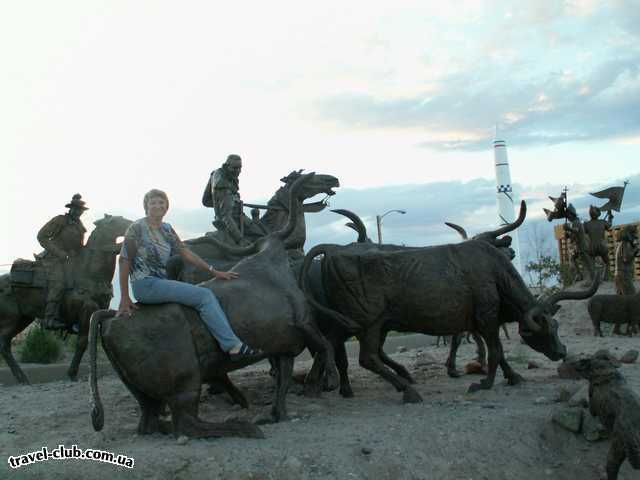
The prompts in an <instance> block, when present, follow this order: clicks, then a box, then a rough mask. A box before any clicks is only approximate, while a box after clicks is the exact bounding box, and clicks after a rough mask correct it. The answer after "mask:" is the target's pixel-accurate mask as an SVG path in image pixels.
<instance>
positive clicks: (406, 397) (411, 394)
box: [402, 388, 422, 403]
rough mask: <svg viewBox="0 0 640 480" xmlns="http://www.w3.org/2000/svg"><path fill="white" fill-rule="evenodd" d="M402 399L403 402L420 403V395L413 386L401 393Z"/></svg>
mask: <svg viewBox="0 0 640 480" xmlns="http://www.w3.org/2000/svg"><path fill="white" fill-rule="evenodd" d="M402 401H403V402H404V403H421V402H422V397H421V396H420V394H419V393H418V392H416V391H415V390H414V389H413V388H407V389H406V390H405V391H404V394H403V395H402Z"/></svg>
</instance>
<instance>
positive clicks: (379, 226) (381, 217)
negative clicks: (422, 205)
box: [376, 210, 407, 245]
mask: <svg viewBox="0 0 640 480" xmlns="http://www.w3.org/2000/svg"><path fill="white" fill-rule="evenodd" d="M394 212H395V213H400V214H402V215H404V214H405V213H407V212H406V211H404V210H389V211H388V212H385V213H383V214H382V215H376V225H377V226H378V245H382V219H383V218H384V217H385V216H387V215H389V214H390V213H394Z"/></svg>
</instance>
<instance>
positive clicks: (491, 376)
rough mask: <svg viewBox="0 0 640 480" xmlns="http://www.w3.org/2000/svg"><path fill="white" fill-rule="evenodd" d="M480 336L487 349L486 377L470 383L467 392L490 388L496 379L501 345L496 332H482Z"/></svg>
mask: <svg viewBox="0 0 640 480" xmlns="http://www.w3.org/2000/svg"><path fill="white" fill-rule="evenodd" d="M482 338H483V339H484V340H485V342H486V344H487V350H488V351H489V362H488V363H489V365H488V367H489V372H488V374H487V377H486V378H484V379H482V380H481V381H480V383H472V384H471V385H470V386H469V389H468V392H469V393H473V392H476V391H478V390H490V389H491V388H492V387H493V384H494V382H495V379H496V371H497V370H498V363H499V361H500V356H501V353H502V345H501V344H500V338H499V335H498V332H497V331H495V332H482Z"/></svg>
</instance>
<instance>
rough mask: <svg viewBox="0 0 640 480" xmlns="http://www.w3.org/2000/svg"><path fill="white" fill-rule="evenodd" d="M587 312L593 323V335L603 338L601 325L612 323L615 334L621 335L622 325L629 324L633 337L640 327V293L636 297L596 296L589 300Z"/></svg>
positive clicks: (628, 333) (629, 333) (628, 329)
mask: <svg viewBox="0 0 640 480" xmlns="http://www.w3.org/2000/svg"><path fill="white" fill-rule="evenodd" d="M587 310H588V311H589V316H590V317H591V322H592V323H593V334H594V335H595V336H596V337H602V336H603V335H602V329H601V328H600V325H601V324H602V323H603V322H604V323H612V324H613V325H615V327H614V333H618V334H619V333H620V325H623V324H625V323H626V324H627V335H629V336H631V335H632V334H633V332H634V331H637V329H638V326H639V325H640V292H638V293H636V294H634V295H595V296H594V297H592V298H591V299H590V300H589V303H588V304H587Z"/></svg>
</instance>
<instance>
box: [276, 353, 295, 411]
mask: <svg viewBox="0 0 640 480" xmlns="http://www.w3.org/2000/svg"><path fill="white" fill-rule="evenodd" d="M276 358H277V363H278V369H277V373H276V391H275V398H274V400H273V407H272V408H271V416H272V417H273V419H274V420H275V421H276V422H280V421H282V420H287V418H288V417H287V398H286V397H287V391H288V390H289V385H290V384H291V376H292V374H293V356H291V355H278V356H277V357H276Z"/></svg>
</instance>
